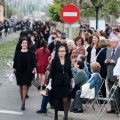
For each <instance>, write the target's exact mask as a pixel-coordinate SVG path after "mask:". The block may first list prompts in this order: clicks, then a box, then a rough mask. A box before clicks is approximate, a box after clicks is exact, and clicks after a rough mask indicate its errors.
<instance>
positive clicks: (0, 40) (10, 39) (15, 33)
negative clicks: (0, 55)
mask: <svg viewBox="0 0 120 120" xmlns="http://www.w3.org/2000/svg"><path fill="white" fill-rule="evenodd" d="M20 32H21V31H16V32H13V33H11V34H8V35H7V37H5V36H4V34H3V35H2V39H0V44H2V43H4V42H8V41H12V40H14V39H15V38H18V37H19V34H20Z"/></svg>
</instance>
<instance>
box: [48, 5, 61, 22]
mask: <svg viewBox="0 0 120 120" xmlns="http://www.w3.org/2000/svg"><path fill="white" fill-rule="evenodd" d="M61 10H62V7H61V4H57V3H55V4H54V5H51V6H50V7H49V17H50V19H51V20H52V21H61V19H60V11H61Z"/></svg>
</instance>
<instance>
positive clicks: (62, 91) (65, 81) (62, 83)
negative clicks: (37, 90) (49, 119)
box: [47, 44, 74, 120]
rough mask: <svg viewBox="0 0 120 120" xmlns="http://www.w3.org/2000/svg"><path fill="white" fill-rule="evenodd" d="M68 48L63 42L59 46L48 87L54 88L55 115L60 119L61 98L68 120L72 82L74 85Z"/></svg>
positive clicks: (65, 116)
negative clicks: (67, 56) (67, 55)
mask: <svg viewBox="0 0 120 120" xmlns="http://www.w3.org/2000/svg"><path fill="white" fill-rule="evenodd" d="M66 51H67V48H66V46H65V44H61V45H60V46H59V48H58V57H56V58H55V59H53V60H52V65H51V70H50V79H49V84H48V86H47V88H51V84H52V89H53V99H54V100H55V117H54V120H58V109H59V102H60V100H62V101H63V108H64V120H68V97H69V91H70V84H71V83H72V87H74V79H73V76H72V72H71V60H70V59H68V58H66V57H65V56H66V54H67V53H66Z"/></svg>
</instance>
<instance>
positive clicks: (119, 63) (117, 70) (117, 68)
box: [113, 57, 120, 76]
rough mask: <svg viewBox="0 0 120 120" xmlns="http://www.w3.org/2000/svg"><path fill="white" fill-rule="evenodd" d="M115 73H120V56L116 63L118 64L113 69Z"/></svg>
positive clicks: (115, 74)
mask: <svg viewBox="0 0 120 120" xmlns="http://www.w3.org/2000/svg"><path fill="white" fill-rule="evenodd" d="M113 75H114V76H118V75H120V57H119V58H118V60H117V64H116V66H115V67H114V69H113Z"/></svg>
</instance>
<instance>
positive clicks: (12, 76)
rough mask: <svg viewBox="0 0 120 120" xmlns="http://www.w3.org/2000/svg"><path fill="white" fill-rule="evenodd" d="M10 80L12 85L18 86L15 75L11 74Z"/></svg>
mask: <svg viewBox="0 0 120 120" xmlns="http://www.w3.org/2000/svg"><path fill="white" fill-rule="evenodd" d="M9 80H10V82H11V83H13V85H17V82H16V77H15V74H11V75H10V76H9Z"/></svg>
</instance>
